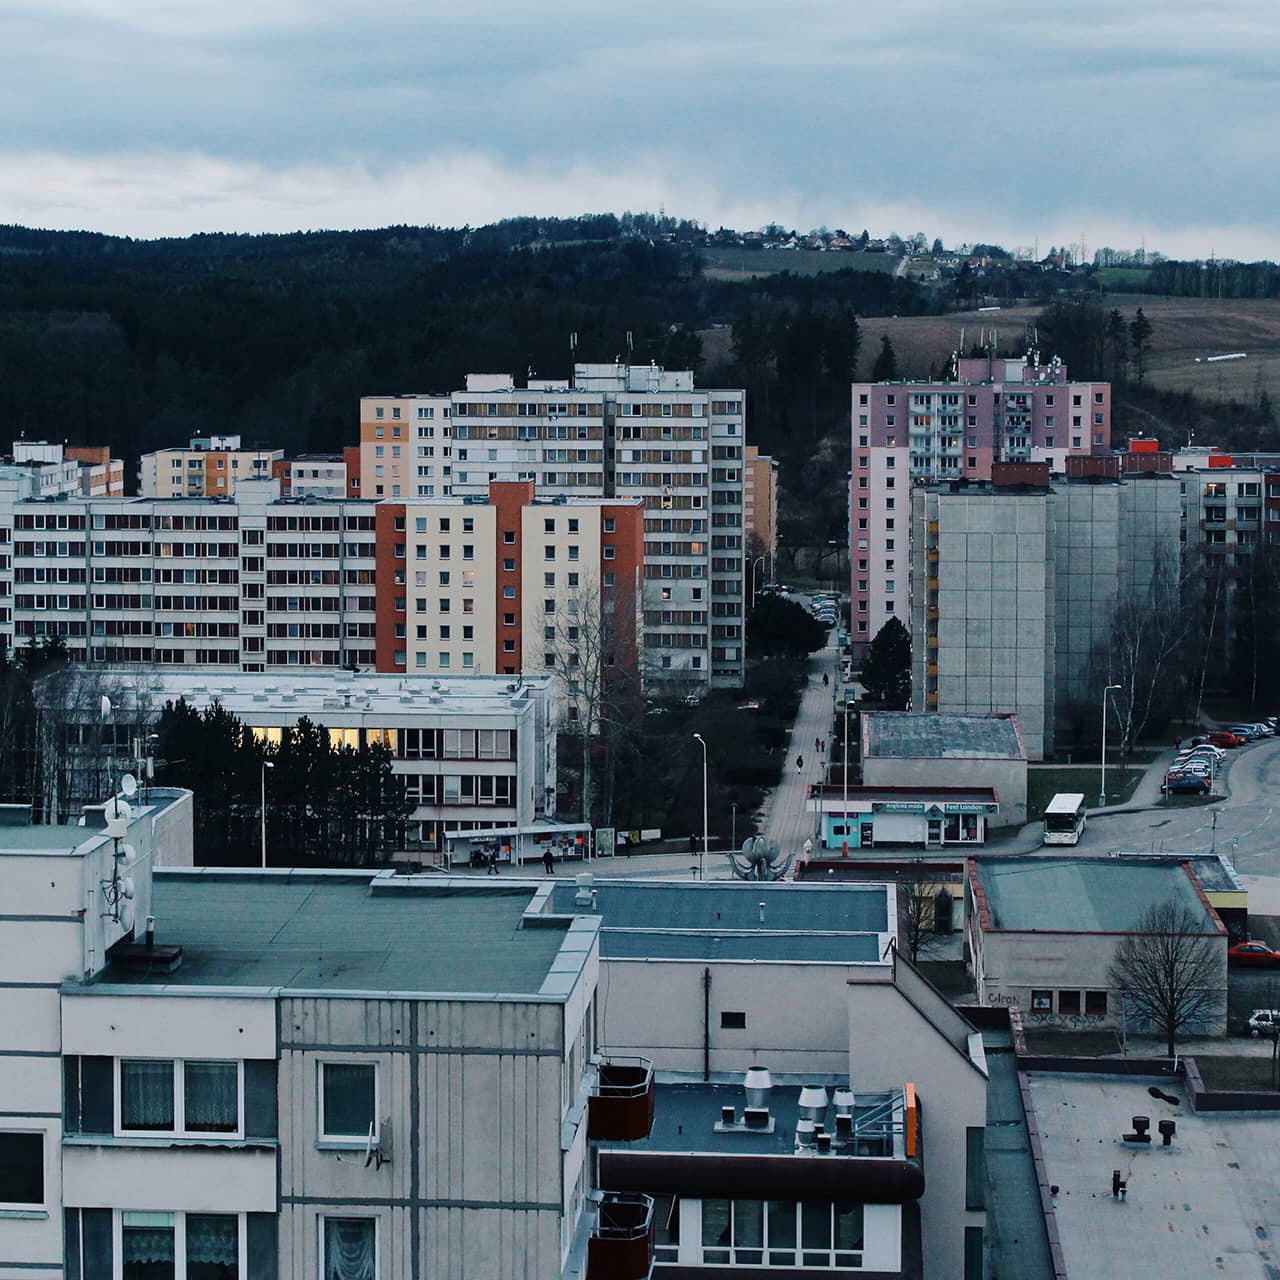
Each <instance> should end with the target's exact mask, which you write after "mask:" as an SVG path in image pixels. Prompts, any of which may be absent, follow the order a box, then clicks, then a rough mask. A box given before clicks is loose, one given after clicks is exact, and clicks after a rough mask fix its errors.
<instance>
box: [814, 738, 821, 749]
mask: <svg viewBox="0 0 1280 1280" xmlns="http://www.w3.org/2000/svg"><path fill="white" fill-rule="evenodd" d="M813 749H814V750H815V751H821V750H822V739H821V738H814V740H813Z"/></svg>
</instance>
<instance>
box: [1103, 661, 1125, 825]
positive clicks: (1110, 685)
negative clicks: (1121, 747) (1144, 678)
mask: <svg viewBox="0 0 1280 1280" xmlns="http://www.w3.org/2000/svg"><path fill="white" fill-rule="evenodd" d="M1119 688H1120V685H1118V684H1109V685H1107V687H1106V688H1105V689H1103V691H1102V775H1101V777H1100V779H1099V785H1098V808H1099V809H1105V808H1106V807H1107V694H1109V693H1110V692H1111V691H1112V689H1119Z"/></svg>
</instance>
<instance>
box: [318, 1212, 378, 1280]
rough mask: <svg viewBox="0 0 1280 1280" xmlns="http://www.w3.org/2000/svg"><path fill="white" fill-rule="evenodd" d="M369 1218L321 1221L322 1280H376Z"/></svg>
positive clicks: (372, 1226)
mask: <svg viewBox="0 0 1280 1280" xmlns="http://www.w3.org/2000/svg"><path fill="white" fill-rule="evenodd" d="M374 1235H375V1224H374V1220H373V1219H372V1218H326V1219H325V1220H324V1280H376V1277H375V1272H374Z"/></svg>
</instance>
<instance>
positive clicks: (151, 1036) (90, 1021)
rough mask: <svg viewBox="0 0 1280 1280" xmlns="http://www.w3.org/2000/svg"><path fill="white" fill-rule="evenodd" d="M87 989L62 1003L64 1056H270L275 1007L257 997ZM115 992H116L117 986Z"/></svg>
mask: <svg viewBox="0 0 1280 1280" xmlns="http://www.w3.org/2000/svg"><path fill="white" fill-rule="evenodd" d="M103 990H104V989H103V988H91V989H89V990H87V991H86V992H85V993H84V994H76V993H72V994H68V995H67V996H66V998H65V999H64V1000H63V1001H62V1049H63V1052H64V1053H77V1054H101V1055H104V1056H106V1057H110V1058H119V1057H124V1056H126V1055H128V1054H144V1055H145V1056H146V1057H148V1058H237V1059H245V1058H274V1057H275V1056H276V1005H275V1000H274V999H273V998H272V997H270V996H267V995H264V996H262V997H259V998H254V997H248V996H226V995H218V994H216V993H214V992H210V993H209V995H207V996H200V995H190V996H179V995H175V994H173V993H172V992H150V993H147V994H142V993H139V994H136V995H135V994H113V995H105V994H102V992H103ZM116 990H117V991H118V990H119V988H116Z"/></svg>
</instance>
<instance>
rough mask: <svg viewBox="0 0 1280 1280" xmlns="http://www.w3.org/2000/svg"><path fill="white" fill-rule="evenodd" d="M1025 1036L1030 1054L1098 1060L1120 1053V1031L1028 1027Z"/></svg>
mask: <svg viewBox="0 0 1280 1280" xmlns="http://www.w3.org/2000/svg"><path fill="white" fill-rule="evenodd" d="M1025 1034H1026V1038H1027V1052H1028V1053H1035V1054H1061V1055H1065V1056H1067V1057H1071V1058H1097V1057H1101V1056H1102V1055H1103V1054H1108V1053H1119V1052H1120V1033H1119V1032H1118V1031H1047V1030H1046V1031H1041V1030H1037V1029H1036V1028H1034V1027H1027V1028H1026V1029H1025Z"/></svg>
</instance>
